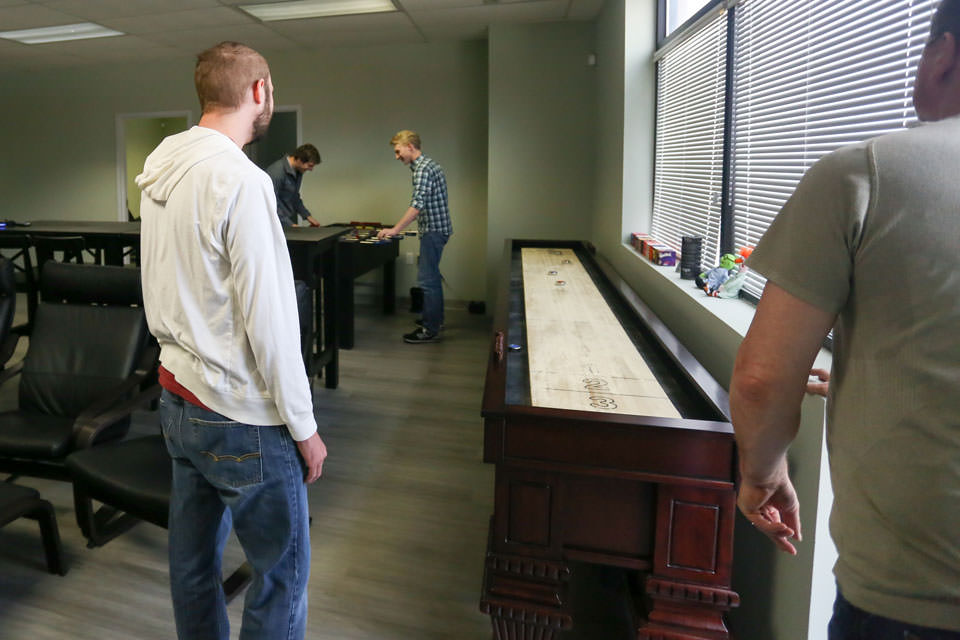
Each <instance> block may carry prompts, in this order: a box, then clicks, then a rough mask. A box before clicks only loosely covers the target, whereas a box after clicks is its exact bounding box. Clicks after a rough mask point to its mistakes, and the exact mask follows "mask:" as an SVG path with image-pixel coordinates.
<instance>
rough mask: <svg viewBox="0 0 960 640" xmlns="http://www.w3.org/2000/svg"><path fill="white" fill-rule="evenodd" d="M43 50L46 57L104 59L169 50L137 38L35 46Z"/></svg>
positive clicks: (95, 39)
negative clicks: (65, 56)
mask: <svg viewBox="0 0 960 640" xmlns="http://www.w3.org/2000/svg"><path fill="white" fill-rule="evenodd" d="M35 46H37V47H41V48H42V49H43V51H42V52H43V53H44V54H46V55H51V54H53V55H72V56H79V57H81V58H85V57H90V58H97V59H102V58H104V57H108V58H109V57H111V56H114V57H115V58H116V59H123V58H124V57H125V56H126V55H130V54H133V55H134V56H138V54H139V53H140V52H141V51H144V50H147V49H156V48H168V47H162V46H161V45H157V44H154V43H152V42H148V41H146V40H144V39H142V38H138V37H136V36H117V37H113V38H91V39H89V40H68V41H66V42H49V43H47V44H41V45H35Z"/></svg>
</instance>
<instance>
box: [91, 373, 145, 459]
mask: <svg viewBox="0 0 960 640" xmlns="http://www.w3.org/2000/svg"><path fill="white" fill-rule="evenodd" d="M133 377H134V376H131V377H130V378H128V379H127V380H131V379H132V378H133ZM137 384H139V381H136V382H134V383H133V384H130V385H129V387H128V388H133V387H135V386H136V385H137ZM122 386H128V385H122ZM162 390H163V388H162V387H161V386H160V385H159V384H155V385H152V386H150V387H148V388H147V389H144V390H143V391H141V392H140V393H138V394H137V395H135V396H134V397H132V398H130V399H129V400H127V401H126V402H121V403H120V404H117V405H115V406H113V407H112V408H110V409H109V410H106V411H104V412H103V413H100V414H97V415H91V414H89V413H88V412H84V413H83V414H81V415H80V416H78V417H77V419H76V421H74V423H73V430H74V434H75V436H74V439H75V445H76V448H77V449H88V448H89V447H91V446H92V445H93V443H94V442H95V441H96V439H97V436H99V435H100V434H101V433H102V432H103V430H104V429H106V428H107V427H109V426H110V425H112V424H114V423H115V422H117V421H118V420H121V419H122V418H125V417H126V416H128V415H130V414H131V413H133V412H134V410H136V409H139V408H140V407H145V406H147V405H148V404H150V403H151V402H153V401H154V400H156V399H157V398H159V397H160V392H161V391H162Z"/></svg>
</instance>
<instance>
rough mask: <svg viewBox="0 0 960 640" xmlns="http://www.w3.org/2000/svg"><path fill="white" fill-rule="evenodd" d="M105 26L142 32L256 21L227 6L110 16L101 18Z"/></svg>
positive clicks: (125, 30) (131, 31)
mask: <svg viewBox="0 0 960 640" xmlns="http://www.w3.org/2000/svg"><path fill="white" fill-rule="evenodd" d="M101 24H103V25H104V26H105V27H110V28H111V29H116V30H118V31H123V32H124V33H132V34H135V35H136V34H142V33H157V32H159V31H175V30H178V29H199V28H201V27H217V26H223V25H235V24H256V21H254V19H253V18H252V17H250V16H248V15H247V14H245V13H243V12H242V11H239V10H236V9H232V8H229V7H215V8H208V9H189V10H186V11H171V12H169V13H157V14H150V15H145V16H138V17H130V18H112V19H109V20H103V21H102V23H101Z"/></svg>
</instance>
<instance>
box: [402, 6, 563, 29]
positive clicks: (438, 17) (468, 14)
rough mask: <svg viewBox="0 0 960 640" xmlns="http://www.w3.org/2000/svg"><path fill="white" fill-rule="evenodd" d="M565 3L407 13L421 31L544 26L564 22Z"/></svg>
mask: <svg viewBox="0 0 960 640" xmlns="http://www.w3.org/2000/svg"><path fill="white" fill-rule="evenodd" d="M566 8H567V3H566V0H544V1H541V2H522V3H511V4H497V5H484V6H481V7H466V8H462V9H437V10H435V11H423V12H414V11H411V12H410V17H411V18H412V19H413V21H414V23H416V24H417V25H418V26H420V27H421V28H424V29H427V28H430V27H436V26H443V25H451V26H453V27H456V26H457V25H463V24H482V25H491V24H504V23H511V22H541V21H543V22H545V21H551V20H561V19H563V16H564V13H565V12H566Z"/></svg>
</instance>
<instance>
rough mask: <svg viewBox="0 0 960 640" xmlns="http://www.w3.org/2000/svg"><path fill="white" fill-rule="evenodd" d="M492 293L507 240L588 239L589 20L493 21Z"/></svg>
mask: <svg viewBox="0 0 960 640" xmlns="http://www.w3.org/2000/svg"><path fill="white" fill-rule="evenodd" d="M489 46H490V103H489V113H490V116H489V142H488V144H489V154H488V156H489V157H488V160H489V169H488V185H487V192H488V197H487V206H488V210H487V216H488V217H487V233H486V236H487V267H488V269H487V277H488V283H489V284H488V292H490V293H489V296H488V299H489V300H491V301H493V300H495V299H496V296H495V293H494V291H493V289H494V280H495V273H496V269H497V267H498V266H499V264H500V259H501V256H502V254H503V241H504V239H505V238H548V239H551V240H563V239H576V240H582V239H586V238H588V237H589V236H590V228H591V220H590V218H591V215H590V212H591V210H592V209H593V198H594V181H595V178H594V176H595V168H594V163H595V154H594V149H595V145H594V136H595V122H596V104H597V102H596V97H595V94H596V82H595V77H596V67H594V66H589V65H588V56H589V55H590V54H592V53H594V46H595V45H594V28H593V25H592V24H589V23H568V24H561V23H558V24H538V25H510V26H506V25H503V26H494V27H491V29H490V39H489Z"/></svg>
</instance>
